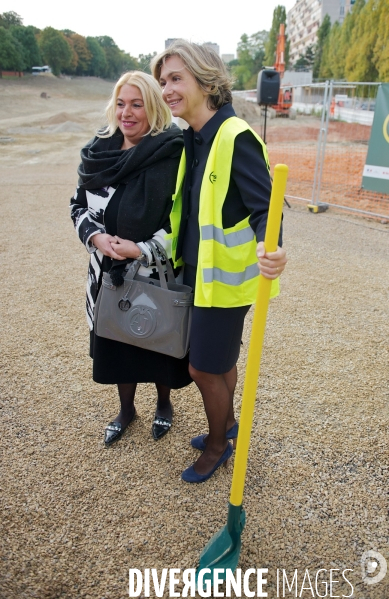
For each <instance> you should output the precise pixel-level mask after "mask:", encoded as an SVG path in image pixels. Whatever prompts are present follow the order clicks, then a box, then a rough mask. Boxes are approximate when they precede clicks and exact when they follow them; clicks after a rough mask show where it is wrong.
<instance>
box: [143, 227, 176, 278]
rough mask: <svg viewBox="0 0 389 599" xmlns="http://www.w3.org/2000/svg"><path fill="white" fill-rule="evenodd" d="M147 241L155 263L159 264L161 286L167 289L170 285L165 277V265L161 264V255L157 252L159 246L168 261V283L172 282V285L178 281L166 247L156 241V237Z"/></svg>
mask: <svg viewBox="0 0 389 599" xmlns="http://www.w3.org/2000/svg"><path fill="white" fill-rule="evenodd" d="M146 243H147V245H148V246H149V248H150V249H151V252H152V254H153V257H154V260H155V264H156V265H157V268H158V274H159V281H160V284H161V287H163V289H167V288H168V286H167V283H166V279H165V273H164V270H163V266H162V264H161V260H160V257H159V255H158V252H157V248H158V250H159V252H160V253H161V254H162V256H163V257H164V258H165V261H166V274H167V280H168V283H170V284H171V285H174V284H175V282H176V279H175V277H174V272H173V268H172V265H171V264H170V260H169V258H168V257H167V254H166V251H165V248H164V247H163V246H162V245H161V244H160V243H159V242H158V241H155V239H150V240H149V241H147V242H146Z"/></svg>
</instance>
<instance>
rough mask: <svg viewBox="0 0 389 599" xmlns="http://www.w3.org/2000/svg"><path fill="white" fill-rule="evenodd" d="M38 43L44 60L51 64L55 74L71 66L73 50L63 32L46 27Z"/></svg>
mask: <svg viewBox="0 0 389 599" xmlns="http://www.w3.org/2000/svg"><path fill="white" fill-rule="evenodd" d="M38 44H39V48H40V51H41V53H42V57H43V59H44V61H45V62H46V63H47V64H48V65H50V67H51V69H52V71H53V73H54V75H59V74H60V73H61V70H62V69H66V68H67V67H69V66H70V64H71V60H72V57H73V52H72V49H71V47H70V45H69V43H68V42H67V40H66V37H65V36H64V34H63V33H61V32H60V31H57V29H54V28H53V27H46V29H44V30H43V31H42V33H41V34H40V36H39V40H38Z"/></svg>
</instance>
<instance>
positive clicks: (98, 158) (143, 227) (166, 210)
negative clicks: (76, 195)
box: [78, 124, 184, 243]
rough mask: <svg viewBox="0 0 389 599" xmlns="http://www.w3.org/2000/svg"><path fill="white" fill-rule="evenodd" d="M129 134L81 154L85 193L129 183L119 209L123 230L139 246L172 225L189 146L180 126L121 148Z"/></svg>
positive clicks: (119, 224) (96, 140)
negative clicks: (184, 154) (181, 166)
mask: <svg viewBox="0 0 389 599" xmlns="http://www.w3.org/2000/svg"><path fill="white" fill-rule="evenodd" d="M122 143H123V134H122V133H121V131H120V130H119V129H117V131H116V132H115V134H114V135H113V136H112V137H109V138H100V137H95V138H94V139H93V140H92V141H91V142H90V143H89V144H87V145H86V146H85V148H83V149H82V150H81V159H82V162H81V164H80V166H79V168H78V175H79V177H80V181H79V185H80V187H82V188H83V189H89V190H92V189H103V188H104V187H117V186H118V185H120V184H125V189H124V191H123V195H122V198H121V201H120V205H119V211H118V219H117V232H118V236H119V237H122V238H123V239H130V240H131V241H134V242H135V243H138V242H140V241H147V240H148V239H150V238H151V237H152V236H153V234H154V233H155V232H156V231H158V230H159V229H161V228H166V227H168V226H169V214H170V210H171V206H172V201H171V199H172V195H173V193H174V190H175V184H176V178H177V169H178V164H179V161H180V157H181V152H182V148H183V145H184V142H183V137H182V132H181V129H179V127H177V126H176V125H174V124H173V125H172V126H171V127H170V128H169V129H167V130H166V131H164V132H163V133H160V134H159V135H154V136H152V135H151V134H148V135H146V136H145V137H144V138H143V139H142V140H141V141H140V142H139V144H137V145H136V146H134V147H133V148H130V149H128V150H121V149H120V148H121V146H122Z"/></svg>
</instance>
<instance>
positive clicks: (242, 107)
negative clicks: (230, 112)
mask: <svg viewBox="0 0 389 599" xmlns="http://www.w3.org/2000/svg"><path fill="white" fill-rule="evenodd" d="M232 104H233V106H234V110H235V112H236V115H237V116H238V117H239V118H241V119H244V120H245V121H247V122H248V123H249V125H252V124H254V123H259V122H260V120H261V111H260V108H259V106H257V105H256V104H254V102H247V101H246V100H245V99H244V98H240V97H239V96H233V97H232Z"/></svg>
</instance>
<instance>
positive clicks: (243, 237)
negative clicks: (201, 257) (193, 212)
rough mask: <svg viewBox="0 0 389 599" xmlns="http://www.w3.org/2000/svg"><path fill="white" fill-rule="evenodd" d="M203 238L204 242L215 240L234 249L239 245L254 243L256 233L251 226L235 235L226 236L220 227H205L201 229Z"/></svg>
mask: <svg viewBox="0 0 389 599" xmlns="http://www.w3.org/2000/svg"><path fill="white" fill-rule="evenodd" d="M201 238H202V239H203V240H204V241H207V240H209V239H214V240H215V241H217V242H218V243H221V244H222V245H226V246H227V247H229V248H233V247H236V246H237V245H242V244H243V243H247V242H248V241H252V240H253V239H254V231H253V230H252V228H251V227H250V226H248V227H246V228H245V229H242V230H241V231H236V232H235V233H234V232H232V233H228V234H226V235H225V234H224V231H223V229H218V227H215V226H214V225H204V226H202V227H201Z"/></svg>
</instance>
